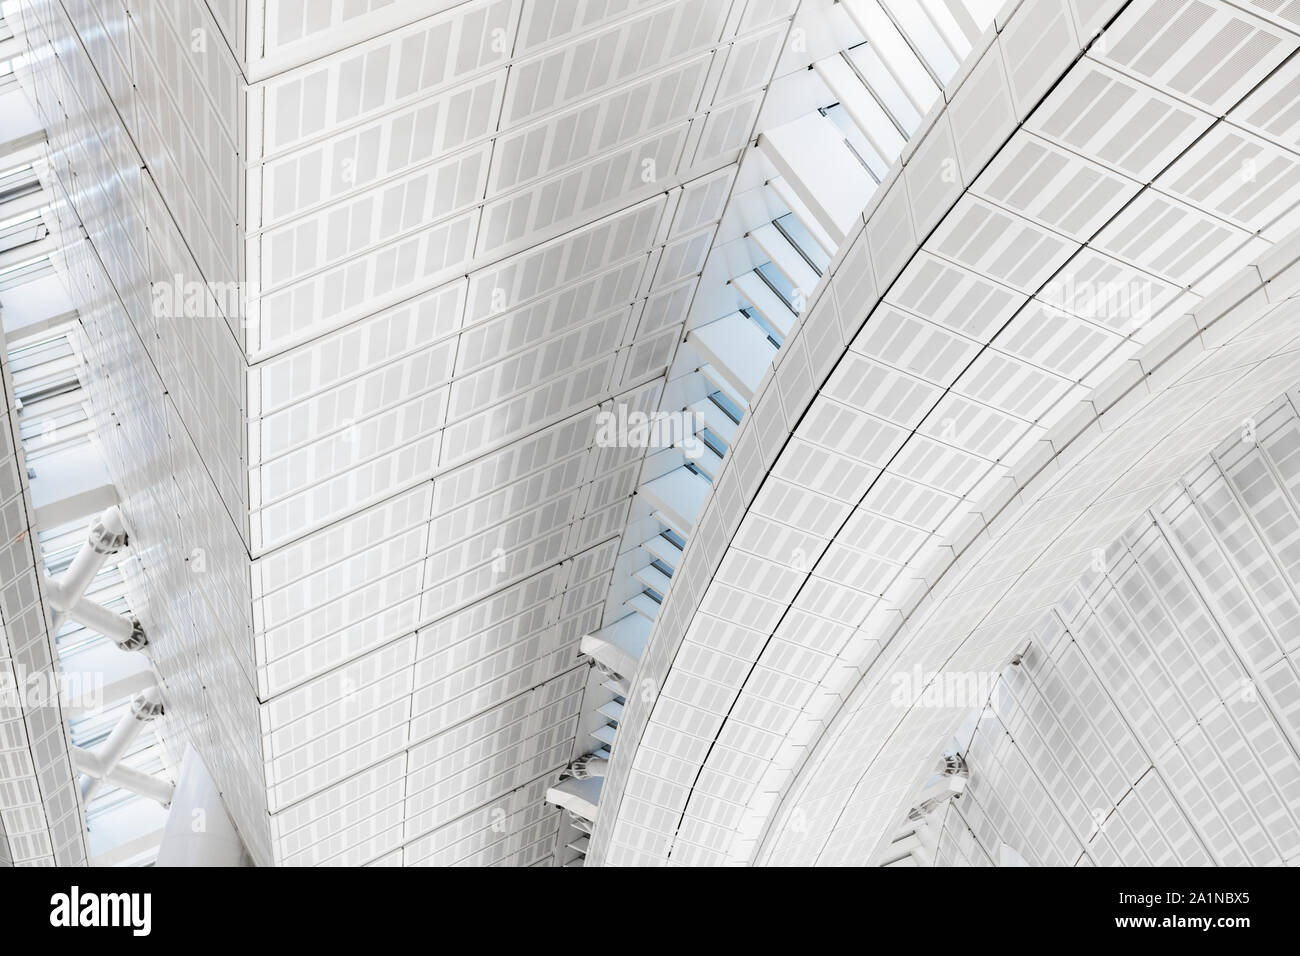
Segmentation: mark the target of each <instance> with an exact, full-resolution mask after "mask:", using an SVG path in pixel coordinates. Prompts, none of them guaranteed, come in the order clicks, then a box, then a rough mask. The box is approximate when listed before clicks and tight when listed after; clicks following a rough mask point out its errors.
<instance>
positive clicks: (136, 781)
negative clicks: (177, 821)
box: [72, 747, 175, 807]
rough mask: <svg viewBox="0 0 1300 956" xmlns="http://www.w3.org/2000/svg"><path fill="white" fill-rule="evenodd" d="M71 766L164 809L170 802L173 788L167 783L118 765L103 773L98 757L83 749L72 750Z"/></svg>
mask: <svg viewBox="0 0 1300 956" xmlns="http://www.w3.org/2000/svg"><path fill="white" fill-rule="evenodd" d="M72 764H73V766H74V767H75V768H76V769H77V770H79V771H80V772H81V773H84V774H86V775H87V776H88V777H92V778H96V779H99V780H102V781H105V782H107V783H111V784H113V786H115V787H121V788H122V789H124V790H130V791H131V792H132V793H138V794H139V795H140V796H142V797H148V798H149V799H150V800H156V801H157V802H158V803H161V804H162V805H163V806H164V807H166V806H169V805H170V804H171V802H172V795H173V793H174V791H175V787H173V786H172V785H171V784H170V783H169V782H168V781H166V780H163V779H162V778H161V777H154V776H151V775H149V774H147V773H141V772H140V771H139V770H135V769H133V768H131V767H127V766H125V765H123V764H120V763H119V764H118V765H117V766H116V767H114V768H113V769H112V770H109V771H108V772H105V770H104V761H103V760H102V759H101V758H100V757H99V755H98V754H96V753H94V752H93V751H90V750H86V749H85V748H84V747H73V748H72Z"/></svg>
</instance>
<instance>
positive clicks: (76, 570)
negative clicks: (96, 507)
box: [50, 505, 126, 611]
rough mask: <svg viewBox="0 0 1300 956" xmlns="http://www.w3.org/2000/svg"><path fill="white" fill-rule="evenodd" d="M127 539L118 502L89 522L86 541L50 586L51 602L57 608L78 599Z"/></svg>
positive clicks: (69, 604) (64, 607)
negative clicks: (110, 556) (109, 557)
mask: <svg viewBox="0 0 1300 956" xmlns="http://www.w3.org/2000/svg"><path fill="white" fill-rule="evenodd" d="M125 543H126V528H125V526H124V525H123V524H122V513H121V512H120V511H119V510H118V508H117V505H113V506H112V507H111V508H107V509H105V511H104V512H103V514H101V515H99V516H98V517H97V518H95V519H94V520H93V521H91V523H90V527H89V528H88V529H87V532H86V541H85V543H84V544H83V545H82V546H81V550H80V551H78V552H77V556H76V557H75V558H73V559H72V563H71V564H70V565H68V569H67V570H66V571H64V572H63V575H62V576H61V577H60V578H59V580H58V581H57V582H54V586H53V587H51V588H50V604H52V605H54V608H55V610H58V611H67V610H69V609H70V608H71V607H72V605H73V604H75V603H76V602H77V599H78V598H80V597H81V596H82V595H83V594H85V593H86V588H88V587H90V582H91V581H93V580H95V575H96V574H98V573H99V569H100V568H102V567H103V566H104V562H105V561H107V560H108V556H109V555H111V554H114V553H116V552H117V551H118V550H119V549H120V548H121V547H122V546H123V545H124V544H125Z"/></svg>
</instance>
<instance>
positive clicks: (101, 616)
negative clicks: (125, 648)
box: [66, 597, 137, 650]
mask: <svg viewBox="0 0 1300 956" xmlns="http://www.w3.org/2000/svg"><path fill="white" fill-rule="evenodd" d="M66 613H67V615H68V617H70V618H72V619H73V620H74V621H77V622H78V623H80V624H84V625H86V627H88V628H90V629H91V630H92V631H98V632H99V633H100V634H103V635H104V636H105V637H109V638H112V639H113V642H114V643H115V644H117V645H118V646H119V647H121V646H122V645H123V644H130V643H131V642H132V639H133V636H134V635H135V632H136V627H137V625H136V622H135V621H133V620H132V619H131V618H129V617H127V616H126V615H124V614H117V613H115V612H113V611H110V610H109V609H108V608H106V607H104V605H102V604H96V603H95V602H94V601H92V600H90V598H87V597H81V598H79V599H78V600H77V601H76V603H75V604H73V605H72V607H70V608H67V611H66ZM129 649H130V650H134V648H129Z"/></svg>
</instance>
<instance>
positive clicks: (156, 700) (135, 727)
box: [81, 687, 162, 800]
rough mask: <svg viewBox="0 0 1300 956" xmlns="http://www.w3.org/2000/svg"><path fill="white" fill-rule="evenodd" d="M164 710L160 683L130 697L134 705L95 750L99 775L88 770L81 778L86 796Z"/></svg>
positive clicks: (84, 798)
mask: <svg viewBox="0 0 1300 956" xmlns="http://www.w3.org/2000/svg"><path fill="white" fill-rule="evenodd" d="M161 713H162V696H161V694H160V693H159V691H158V688H157V687H150V688H149V689H148V690H146V691H143V692H141V693H140V694H137V695H136V697H135V699H134V700H132V701H131V709H130V710H129V711H127V713H125V714H123V715H122V719H121V720H119V721H118V722H117V726H116V727H114V728H113V732H112V733H110V734H109V735H108V739H107V740H106V741H104V745H103V746H102V747H100V749H99V750H98V751H96V752H95V753H94V754H93V756H94V757H95V759H96V760H98V761H99V769H100V771H101V772H100V773H99V774H98V775H90V774H88V775H87V776H86V778H85V779H84V780H83V781H82V784H81V796H82V799H83V800H89V799H90V798H91V797H92V796H94V794H95V791H96V790H98V789H99V784H100V782H101V781H103V780H104V779H106V778H107V777H108V776H109V775H110V774H112V773H113V770H114V768H116V767H117V764H118V761H120V760H121V759H122V757H123V755H124V754H125V753H126V752H127V750H128V749H129V748H130V746H131V744H132V742H133V741H134V740H135V738H136V737H138V736H140V731H142V730H144V725H145V724H146V723H148V722H149V721H151V720H153V719H154V718H155V717H157V716H158V715H159V714H161Z"/></svg>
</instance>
